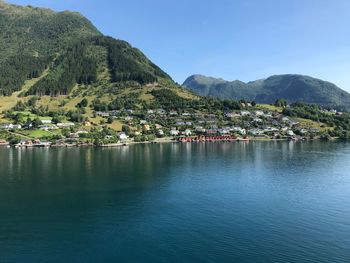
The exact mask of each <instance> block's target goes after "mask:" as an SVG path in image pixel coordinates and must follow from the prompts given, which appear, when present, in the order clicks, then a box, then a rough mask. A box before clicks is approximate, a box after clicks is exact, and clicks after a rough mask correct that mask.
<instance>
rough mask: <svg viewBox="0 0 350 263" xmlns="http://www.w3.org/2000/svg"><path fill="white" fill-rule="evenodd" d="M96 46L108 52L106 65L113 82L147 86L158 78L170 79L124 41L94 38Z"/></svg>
mask: <svg viewBox="0 0 350 263" xmlns="http://www.w3.org/2000/svg"><path fill="white" fill-rule="evenodd" d="M93 39H94V42H95V44H97V45H101V46H104V47H105V48H107V51H108V65H109V69H110V72H111V76H112V81H113V82H123V81H136V82H138V83H140V84H148V83H153V82H155V81H157V79H158V77H161V78H170V77H169V76H168V75H167V74H166V73H165V72H163V71H162V70H161V69H160V68H159V67H157V66H156V65H154V64H153V63H152V62H150V61H149V60H148V59H147V58H146V56H145V55H143V54H142V52H141V51H139V50H138V49H135V48H132V47H131V46H130V44H128V43H127V42H125V41H121V40H115V39H113V38H111V37H94V38H93Z"/></svg>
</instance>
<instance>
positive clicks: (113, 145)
mask: <svg viewBox="0 0 350 263" xmlns="http://www.w3.org/2000/svg"><path fill="white" fill-rule="evenodd" d="M313 141H322V140H321V139H320V138H313V139H310V138H303V139H297V140H291V139H288V138H282V139H271V138H261V137H256V138H249V139H241V140H240V139H238V140H232V141H220V140H218V141H190V142H189V141H188V142H185V141H180V140H179V139H175V138H172V137H166V138H158V139H156V140H154V141H145V142H134V141H129V142H128V141H126V142H118V143H111V144H104V145H94V144H92V143H89V144H62V145H57V144H51V145H48V144H46V145H45V147H43V146H33V145H10V143H9V142H7V143H2V144H0V147H7V148H26V149H28V148H87V147H96V148H118V147H125V146H132V145H142V144H164V143H180V144H198V143H205V144H207V143H209V144H213V143H249V142H313ZM328 141H330V142H333V141H339V138H331V139H330V140H328Z"/></svg>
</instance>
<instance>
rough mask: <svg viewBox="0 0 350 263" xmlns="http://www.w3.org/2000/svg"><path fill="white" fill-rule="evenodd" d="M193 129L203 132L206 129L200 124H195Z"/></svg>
mask: <svg viewBox="0 0 350 263" xmlns="http://www.w3.org/2000/svg"><path fill="white" fill-rule="evenodd" d="M194 130H195V131H196V132H199V133H205V131H206V130H205V129H204V128H203V127H202V126H196V127H195V128H194Z"/></svg>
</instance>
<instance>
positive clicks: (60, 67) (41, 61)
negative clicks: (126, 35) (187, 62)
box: [0, 2, 172, 96]
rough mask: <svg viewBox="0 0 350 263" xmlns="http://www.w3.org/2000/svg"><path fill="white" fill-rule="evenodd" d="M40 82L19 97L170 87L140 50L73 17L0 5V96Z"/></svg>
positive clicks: (158, 69)
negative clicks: (94, 88) (118, 86)
mask: <svg viewBox="0 0 350 263" xmlns="http://www.w3.org/2000/svg"><path fill="white" fill-rule="evenodd" d="M44 72H46V74H45V76H43V74H44ZM101 75H102V76H101ZM39 77H41V78H40V80H38V81H36V82H35V83H33V85H32V86H31V87H28V88H27V90H25V92H21V96H26V95H51V96H57V95H68V94H69V93H70V92H71V91H72V90H73V88H74V87H75V86H76V85H77V84H81V85H98V84H105V85H109V84H113V83H119V82H130V81H131V82H135V84H139V85H146V84H149V83H155V82H159V81H163V80H165V81H168V82H170V83H172V80H171V78H170V77H169V76H168V75H167V74H166V73H165V72H163V71H162V70H161V69H160V68H159V67H157V66H156V65H155V64H153V63H152V62H151V61H150V60H148V59H147V57H146V56H145V55H144V54H143V53H142V52H141V51H139V50H138V49H135V48H133V47H132V46H131V45H130V44H128V43H127V42H125V41H121V40H115V39H113V38H110V37H105V36H103V35H102V34H101V33H100V32H99V31H98V30H97V29H96V28H95V27H94V26H93V25H92V24H91V23H90V21H88V20H87V19H86V18H84V17H83V16H81V15H80V14H78V13H74V12H68V11H65V12H54V11H52V10H49V9H42V8H34V7H31V6H26V7H22V6H16V5H10V4H6V3H4V2H0V95H5V96H10V95H12V93H13V92H16V91H21V90H22V88H23V85H24V84H25V82H26V81H28V80H30V79H36V78H39Z"/></svg>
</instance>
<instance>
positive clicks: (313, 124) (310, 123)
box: [293, 118, 334, 131]
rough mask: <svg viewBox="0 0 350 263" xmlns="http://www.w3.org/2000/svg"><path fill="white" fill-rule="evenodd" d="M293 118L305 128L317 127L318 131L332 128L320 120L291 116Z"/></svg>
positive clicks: (332, 128)
mask: <svg viewBox="0 0 350 263" xmlns="http://www.w3.org/2000/svg"><path fill="white" fill-rule="evenodd" d="M293 120H295V121H297V122H299V123H300V126H301V127H303V128H307V129H312V128H315V129H319V130H320V131H327V130H334V127H330V126H327V124H324V123H322V122H316V121H312V120H308V119H302V118H293Z"/></svg>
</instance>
